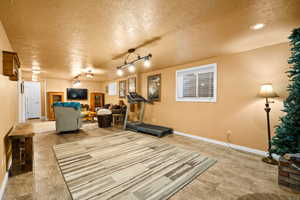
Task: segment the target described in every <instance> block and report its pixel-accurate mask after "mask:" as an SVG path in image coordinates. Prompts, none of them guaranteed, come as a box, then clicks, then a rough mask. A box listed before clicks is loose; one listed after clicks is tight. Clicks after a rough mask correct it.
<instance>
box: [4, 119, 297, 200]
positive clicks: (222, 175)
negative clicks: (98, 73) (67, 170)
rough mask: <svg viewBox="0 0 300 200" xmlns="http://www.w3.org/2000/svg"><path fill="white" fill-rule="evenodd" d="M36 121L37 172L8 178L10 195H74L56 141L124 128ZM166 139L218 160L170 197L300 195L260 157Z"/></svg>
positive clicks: (261, 199)
mask: <svg viewBox="0 0 300 200" xmlns="http://www.w3.org/2000/svg"><path fill="white" fill-rule="evenodd" d="M34 123H39V124H35V125H34V127H35V129H36V131H37V132H38V134H36V136H34V159H35V161H34V170H33V172H32V173H27V174H22V175H19V176H15V177H12V178H9V183H8V186H7V188H6V192H5V197H4V199H6V200H12V199H15V200H21V199H22V200H27V199H37V200H48V199H49V200H50V199H51V200H56V199H57V200H64V199H71V197H70V195H69V192H68V190H67V187H66V185H65V183H64V180H63V178H62V176H61V174H60V171H59V168H58V165H57V162H56V159H55V156H54V153H53V150H52V146H53V145H54V144H61V143H66V142H71V141H76V140H82V139H85V138H91V137H98V136H103V135H108V134H113V133H114V132H118V131H120V130H119V129H117V128H109V129H100V128H97V126H95V125H86V126H84V128H83V130H81V131H80V132H79V133H71V134H63V135H58V134H56V133H55V131H53V127H54V126H53V122H34ZM137 134H140V133H137ZM162 140H164V141H165V142H168V143H173V144H176V145H179V146H181V147H184V148H189V149H192V150H194V151H198V152H200V153H202V154H205V155H208V156H211V157H214V158H216V159H217V160H218V162H217V163H216V164H215V165H214V166H212V167H211V168H209V169H208V170H207V171H206V172H205V173H203V174H201V175H200V176H199V177H197V178H196V179H195V180H193V181H192V182H191V183H190V184H188V185H187V186H186V187H184V188H183V189H182V190H180V191H179V192H177V193H176V194H175V195H174V196H172V197H171V198H170V199H171V200H200V199H201V200H210V199H212V200H217V199H220V200H223V199H224V200H227V199H236V200H250V199H251V200H252V199H255V200H269V199H274V200H275V199H276V200H277V199H282V200H285V199H289V200H294V199H300V194H295V193H291V192H289V191H288V190H286V189H283V188H280V187H279V186H278V184H277V182H276V181H277V167H276V166H271V165H267V164H265V163H263V162H261V158H260V157H259V156H256V155H252V154H248V153H243V152H238V151H236V150H233V149H230V148H227V147H224V146H219V145H215V144H210V143H206V142H202V141H196V140H193V139H190V138H186V137H183V136H178V135H168V136H166V137H164V138H162Z"/></svg>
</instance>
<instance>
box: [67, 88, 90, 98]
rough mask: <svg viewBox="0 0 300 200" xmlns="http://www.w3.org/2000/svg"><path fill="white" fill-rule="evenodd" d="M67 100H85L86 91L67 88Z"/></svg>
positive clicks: (86, 96)
mask: <svg viewBox="0 0 300 200" xmlns="http://www.w3.org/2000/svg"><path fill="white" fill-rule="evenodd" d="M67 99H69V100H87V99H88V89H80V88H67Z"/></svg>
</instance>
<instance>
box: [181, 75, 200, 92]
mask: <svg viewBox="0 0 300 200" xmlns="http://www.w3.org/2000/svg"><path fill="white" fill-rule="evenodd" d="M196 84H197V76H196V75H195V74H184V75H183V97H196V95H197V87H196Z"/></svg>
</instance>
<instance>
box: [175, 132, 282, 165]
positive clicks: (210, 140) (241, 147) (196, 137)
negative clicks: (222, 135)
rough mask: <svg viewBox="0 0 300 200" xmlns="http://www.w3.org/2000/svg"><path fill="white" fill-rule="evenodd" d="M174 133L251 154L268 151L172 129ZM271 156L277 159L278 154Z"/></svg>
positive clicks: (261, 154)
mask: <svg viewBox="0 0 300 200" xmlns="http://www.w3.org/2000/svg"><path fill="white" fill-rule="evenodd" d="M174 134H176V135H181V136H185V137H189V138H193V139H195V140H201V141H205V142H209V143H213V144H218V145H222V146H226V147H231V148H233V149H236V150H240V151H244V152H248V153H253V154H256V155H260V156H267V155H268V153H267V152H265V151H261V150H258V149H252V148H249V147H245V146H240V145H236V144H231V143H226V142H221V141H218V140H214V139H209V138H206V137H201V136H196V135H191V134H188V133H182V132H179V131H174ZM272 156H273V158H274V159H276V160H278V159H279V156H278V155H274V154H272Z"/></svg>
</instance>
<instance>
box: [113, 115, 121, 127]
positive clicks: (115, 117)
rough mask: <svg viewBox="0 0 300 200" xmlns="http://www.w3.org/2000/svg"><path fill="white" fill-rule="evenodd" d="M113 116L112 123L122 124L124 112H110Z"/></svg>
mask: <svg viewBox="0 0 300 200" xmlns="http://www.w3.org/2000/svg"><path fill="white" fill-rule="evenodd" d="M112 116H113V124H114V125H122V124H123V121H124V114H112Z"/></svg>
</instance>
